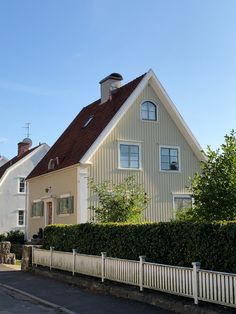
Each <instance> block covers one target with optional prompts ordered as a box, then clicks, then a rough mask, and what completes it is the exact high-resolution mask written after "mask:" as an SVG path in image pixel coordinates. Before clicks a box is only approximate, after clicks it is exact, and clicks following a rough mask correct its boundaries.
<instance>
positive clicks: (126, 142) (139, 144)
mask: <svg viewBox="0 0 236 314" xmlns="http://www.w3.org/2000/svg"><path fill="white" fill-rule="evenodd" d="M120 145H130V146H138V147H139V168H123V167H121V162H120V157H121V155H120V153H121V152H120ZM118 169H120V170H136V171H139V170H142V151H141V143H140V142H135V141H133V142H130V141H118Z"/></svg>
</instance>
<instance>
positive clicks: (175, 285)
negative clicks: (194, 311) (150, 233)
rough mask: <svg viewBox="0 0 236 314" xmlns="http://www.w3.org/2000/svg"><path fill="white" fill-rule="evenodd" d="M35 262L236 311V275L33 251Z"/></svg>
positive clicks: (82, 255) (194, 267)
mask: <svg viewBox="0 0 236 314" xmlns="http://www.w3.org/2000/svg"><path fill="white" fill-rule="evenodd" d="M32 263H33V264H34V265H42V266H48V267H49V268H50V269H52V268H56V269H61V270H66V271H71V272H72V274H73V275H74V274H75V273H79V274H84V275H89V276H94V277H100V278H101V279H102V281H104V280H106V279H108V280H112V281H117V282H122V283H125V284H131V285H135V286H139V288H140V290H141V291H142V290H143V288H146V289H153V290H158V291H163V292H168V293H171V294H176V295H180V296H185V297H189V298H193V299H194V302H195V304H198V301H199V300H201V301H206V302H211V303H217V304H221V305H226V306H230V307H234V308H236V274H230V273H222V272H215V271H208V270H203V269H200V264H199V263H192V265H193V268H187V267H178V266H171V265H163V264H155V263H149V262H146V261H145V257H144V256H140V259H139V261H132V260H126V259H118V258H111V257H107V256H106V253H105V252H102V253H101V256H95V255H85V254H78V253H76V251H75V250H73V252H72V253H69V252H59V251H55V250H54V249H53V248H52V247H51V248H50V251H49V250H43V249H39V248H33V251H32Z"/></svg>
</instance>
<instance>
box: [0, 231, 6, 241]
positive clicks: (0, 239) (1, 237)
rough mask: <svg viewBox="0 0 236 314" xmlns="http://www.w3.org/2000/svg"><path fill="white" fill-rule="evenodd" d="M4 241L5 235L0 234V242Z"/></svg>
mask: <svg viewBox="0 0 236 314" xmlns="http://www.w3.org/2000/svg"><path fill="white" fill-rule="evenodd" d="M2 241H6V235H5V234H3V233H2V234H0V242H2Z"/></svg>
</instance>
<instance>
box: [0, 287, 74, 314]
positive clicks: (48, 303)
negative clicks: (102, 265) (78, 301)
mask: <svg viewBox="0 0 236 314" xmlns="http://www.w3.org/2000/svg"><path fill="white" fill-rule="evenodd" d="M0 287H3V288H5V289H8V290H10V291H13V292H16V293H18V294H21V295H23V296H26V297H28V298H29V299H31V300H34V301H36V302H37V303H41V304H43V305H46V306H48V307H51V308H54V309H56V310H59V311H61V312H62V313H66V314H77V313H76V312H73V311H70V310H68V309H66V308H65V307H63V306H60V305H58V304H55V303H52V302H49V301H46V300H44V299H41V298H39V297H36V296H34V295H32V294H30V293H28V292H25V291H22V290H20V289H17V288H14V287H11V286H8V285H5V284H3V283H0Z"/></svg>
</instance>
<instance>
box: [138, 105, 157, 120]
mask: <svg viewBox="0 0 236 314" xmlns="http://www.w3.org/2000/svg"><path fill="white" fill-rule="evenodd" d="M141 119H142V120H144V121H157V106H156V105H155V104H154V103H153V102H151V101H144V102H143V103H142V104H141Z"/></svg>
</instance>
